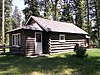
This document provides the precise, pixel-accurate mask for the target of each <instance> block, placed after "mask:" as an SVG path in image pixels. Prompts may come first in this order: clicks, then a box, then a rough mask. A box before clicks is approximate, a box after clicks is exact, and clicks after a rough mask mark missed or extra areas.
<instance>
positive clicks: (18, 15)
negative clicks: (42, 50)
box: [12, 6, 21, 28]
mask: <svg viewBox="0 0 100 75" xmlns="http://www.w3.org/2000/svg"><path fill="white" fill-rule="evenodd" d="M12 18H13V19H14V21H15V22H14V24H13V28H16V27H19V26H20V25H21V23H20V22H21V12H20V11H19V9H18V7H17V6H15V9H14V12H13V15H12Z"/></svg>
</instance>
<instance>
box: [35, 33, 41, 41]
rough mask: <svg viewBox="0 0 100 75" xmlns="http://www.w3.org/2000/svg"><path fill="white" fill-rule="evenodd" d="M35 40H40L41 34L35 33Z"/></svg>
mask: <svg viewBox="0 0 100 75" xmlns="http://www.w3.org/2000/svg"><path fill="white" fill-rule="evenodd" d="M36 42H41V34H36Z"/></svg>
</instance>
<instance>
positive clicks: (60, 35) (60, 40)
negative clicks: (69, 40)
mask: <svg viewBox="0 0 100 75" xmlns="http://www.w3.org/2000/svg"><path fill="white" fill-rule="evenodd" d="M62 36H63V38H64V39H63V40H62V39H61V37H62ZM59 42H65V34H59Z"/></svg>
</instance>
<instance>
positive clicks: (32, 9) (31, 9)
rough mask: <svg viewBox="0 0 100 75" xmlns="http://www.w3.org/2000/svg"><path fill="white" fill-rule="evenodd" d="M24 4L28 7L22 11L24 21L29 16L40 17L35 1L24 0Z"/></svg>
mask: <svg viewBox="0 0 100 75" xmlns="http://www.w3.org/2000/svg"><path fill="white" fill-rule="evenodd" d="M25 4H28V7H26V8H25V9H24V10H23V13H24V14H25V19H26V20H27V19H28V18H29V17H30V16H31V15H33V16H40V15H39V8H38V2H37V0H26V1H25Z"/></svg>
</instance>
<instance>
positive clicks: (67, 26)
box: [7, 16, 88, 56]
mask: <svg viewBox="0 0 100 75" xmlns="http://www.w3.org/2000/svg"><path fill="white" fill-rule="evenodd" d="M7 33H8V34H9V43H10V46H11V48H10V53H12V54H21V55H28V56H31V55H34V54H41V53H48V51H56V50H69V49H73V48H74V46H75V45H76V43H78V44H79V45H82V46H86V35H87V34H88V33H87V32H85V31H84V30H82V29H80V28H79V27H77V26H76V25H74V24H72V23H66V22H58V21H51V20H48V19H43V18H40V17H35V16H31V17H30V18H29V19H28V21H27V22H26V25H24V26H21V27H18V28H16V29H13V30H10V31H8V32H7Z"/></svg>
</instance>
